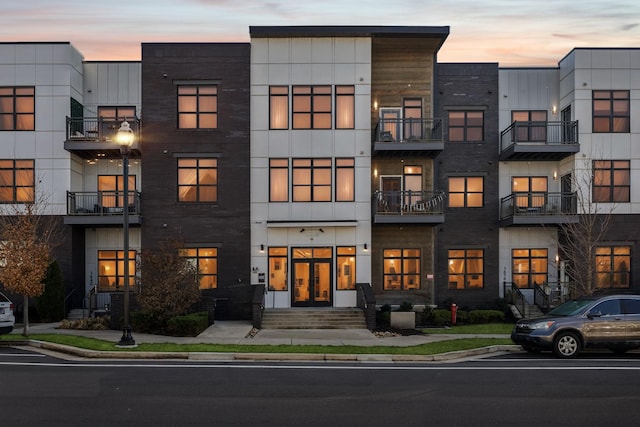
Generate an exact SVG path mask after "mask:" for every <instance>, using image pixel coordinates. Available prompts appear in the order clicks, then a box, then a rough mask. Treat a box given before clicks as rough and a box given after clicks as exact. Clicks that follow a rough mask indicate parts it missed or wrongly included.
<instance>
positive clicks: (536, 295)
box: [533, 285, 550, 312]
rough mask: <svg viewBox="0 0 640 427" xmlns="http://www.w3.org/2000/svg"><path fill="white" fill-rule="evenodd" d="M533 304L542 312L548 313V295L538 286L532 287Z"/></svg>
mask: <svg viewBox="0 0 640 427" xmlns="http://www.w3.org/2000/svg"><path fill="white" fill-rule="evenodd" d="M533 303H534V304H535V305H537V306H538V307H539V308H540V310H542V311H543V312H547V311H549V308H550V303H549V295H547V293H546V292H545V290H544V289H542V288H541V287H540V286H539V285H533Z"/></svg>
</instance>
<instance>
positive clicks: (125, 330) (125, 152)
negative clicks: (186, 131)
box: [116, 119, 136, 346]
mask: <svg viewBox="0 0 640 427" xmlns="http://www.w3.org/2000/svg"><path fill="white" fill-rule="evenodd" d="M134 139H135V135H134V133H133V130H131V126H129V122H127V120H126V119H125V121H123V122H122V124H121V125H120V129H118V133H117V134H116V142H117V143H118V144H119V145H120V154H122V174H123V179H124V183H123V193H124V197H123V199H124V203H123V206H122V213H123V215H122V219H123V228H122V232H123V234H124V245H123V246H124V272H123V273H124V301H123V303H124V324H123V326H122V338H120V341H119V342H118V345H119V346H135V345H136V342H135V340H134V339H133V337H132V336H131V325H130V323H129V154H131V145H132V144H133V140H134Z"/></svg>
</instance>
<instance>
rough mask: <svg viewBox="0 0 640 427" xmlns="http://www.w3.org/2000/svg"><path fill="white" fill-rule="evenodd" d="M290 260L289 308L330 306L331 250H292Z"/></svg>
mask: <svg viewBox="0 0 640 427" xmlns="http://www.w3.org/2000/svg"><path fill="white" fill-rule="evenodd" d="M291 258H292V264H293V268H292V272H291V274H292V275H293V281H292V283H293V294H292V295H291V306H292V307H323V306H331V296H332V295H331V288H332V286H331V275H332V272H331V261H332V250H331V248H293V250H292V257H291Z"/></svg>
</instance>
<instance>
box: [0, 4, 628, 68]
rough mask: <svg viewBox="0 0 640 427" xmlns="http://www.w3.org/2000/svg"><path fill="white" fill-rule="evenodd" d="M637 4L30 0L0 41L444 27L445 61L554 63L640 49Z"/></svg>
mask: <svg viewBox="0 0 640 427" xmlns="http://www.w3.org/2000/svg"><path fill="white" fill-rule="evenodd" d="M638 21H640V3H638V2H637V0H612V1H609V2H603V1H601V0H583V1H582V2H575V1H572V0H571V1H570V0H556V1H555V2H540V1H535V0H521V1H519V2H514V1H512V0H485V1H478V0H448V1H441V0H396V1H394V2H389V1H388V0H385V1H383V0H369V1H367V2H362V1H352V0H325V1H324V2H316V1H306V0H298V1H289V0H267V1H262V0H242V1H239V0H182V1H180V2H176V1H175V0H136V1H131V0H127V1H123V0H110V1H107V2H104V3H94V2H86V1H85V0H66V1H59V0H29V1H22V2H13V3H10V4H8V5H4V6H3V13H2V15H0V41H70V42H71V43H72V44H73V45H74V46H76V47H77V48H78V49H79V50H80V51H81V52H82V53H83V54H84V56H85V58H86V59H87V60H139V59H140V44H141V43H143V42H229V41H237V42H247V41H249V27H250V26H262V25H276V26H277V25H416V26H449V27H450V35H449V38H448V39H447V41H446V42H445V44H444V46H443V48H442V50H441V51H440V54H439V60H440V61H447V62H499V63H500V65H503V66H508V65H538V66H553V65H556V63H557V61H558V60H559V59H560V58H562V57H563V56H564V55H565V54H566V53H568V52H569V51H570V50H571V49H572V48H574V47H638V46H640V24H639V22H638Z"/></svg>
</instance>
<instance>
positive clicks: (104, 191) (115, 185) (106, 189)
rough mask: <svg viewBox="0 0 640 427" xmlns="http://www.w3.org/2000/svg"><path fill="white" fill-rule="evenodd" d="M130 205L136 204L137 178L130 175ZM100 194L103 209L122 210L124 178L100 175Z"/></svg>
mask: <svg viewBox="0 0 640 427" xmlns="http://www.w3.org/2000/svg"><path fill="white" fill-rule="evenodd" d="M128 187H129V188H128V189H129V204H128V206H130V207H131V206H135V203H136V197H135V194H136V176H135V175H129V186H128ZM98 192H99V193H100V196H99V197H100V205H101V207H102V208H107V209H110V208H120V210H122V207H123V206H124V177H123V176H122V175H99V176H98Z"/></svg>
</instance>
